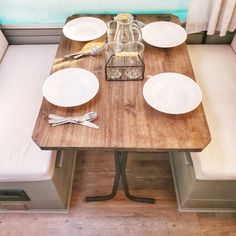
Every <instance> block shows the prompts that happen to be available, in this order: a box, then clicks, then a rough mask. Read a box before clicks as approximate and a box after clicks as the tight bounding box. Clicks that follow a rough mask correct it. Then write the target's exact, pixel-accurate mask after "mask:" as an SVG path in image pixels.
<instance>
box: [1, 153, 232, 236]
mask: <svg viewBox="0 0 236 236" xmlns="http://www.w3.org/2000/svg"><path fill="white" fill-rule="evenodd" d="M127 175H128V180H129V185H130V189H131V192H132V193H133V194H136V195H143V196H151V197H154V198H155V199H156V203H155V204H154V205H151V204H145V203H137V202H132V201H130V200H128V199H127V198H126V197H125V196H124V195H123V191H122V186H120V187H119V191H118V194H117V196H116V197H115V198H114V199H112V200H110V201H105V202H91V203H87V202H86V201H85V200H84V199H85V197H86V196H88V195H93V194H106V193H109V192H110V190H111V186H112V182H113V176H114V166H113V156H112V153H109V152H107V153H106V152H102V153H101V152H81V153H80V154H79V155H78V159H77V165H76V173H75V178H74V187H73V193H72V201H71V210H70V212H69V214H0V236H13V235H17V236H31V235H32V236H41V235H43V236H51V235H53V236H54V235H57V236H64V235H65V236H66V235H69V236H75V235H79V236H120V235H125V236H159V235H160V236H166V235H171V236H172V235H173V236H188V235H189V236H199V235H204V236H205V235H206V236H213V235H214V236H234V235H236V214H235V213H181V212H178V209H177V203H176V198H175V192H174V186H173V181H172V176H171V167H170V163H169V160H168V156H167V155H166V154H146V153H143V154H130V156H129V159H128V165H127Z"/></svg>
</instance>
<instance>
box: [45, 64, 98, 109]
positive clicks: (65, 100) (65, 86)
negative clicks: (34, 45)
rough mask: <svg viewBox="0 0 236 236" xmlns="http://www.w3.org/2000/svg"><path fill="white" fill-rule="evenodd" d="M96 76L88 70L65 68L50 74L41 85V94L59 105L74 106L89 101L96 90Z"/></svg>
mask: <svg viewBox="0 0 236 236" xmlns="http://www.w3.org/2000/svg"><path fill="white" fill-rule="evenodd" d="M98 89H99V82H98V79H97V77H96V76H95V75H94V74H93V73H91V72H90V71H88V70H85V69H81V68H67V69H63V70H59V71H57V72H55V73H53V74H51V75H50V76H49V77H48V78H47V79H46V81H45V82H44V85H43V96H44V97H45V98H46V100H47V101H49V102H50V103H52V104H54V105H56V106H61V107H74V106H79V105H82V104H84V103H86V102H88V101H90V100H91V99H92V98H93V97H94V96H95V95H96V94H97V92H98Z"/></svg>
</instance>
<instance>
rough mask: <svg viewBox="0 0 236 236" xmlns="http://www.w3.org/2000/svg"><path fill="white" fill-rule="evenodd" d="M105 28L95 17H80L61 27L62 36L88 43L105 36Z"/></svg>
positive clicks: (102, 22) (103, 23)
mask: <svg viewBox="0 0 236 236" xmlns="http://www.w3.org/2000/svg"><path fill="white" fill-rule="evenodd" d="M106 31H107V27H106V24H105V22H104V21H102V20H100V19H98V18H95V17H80V18H76V19H74V20H71V21H69V22H68V23H67V24H65V26H64V27H63V34H64V35H65V36H66V37H67V38H69V39H72V40H75V41H89V40H93V39H97V38H99V37H101V36H102V35H103V34H105V33H106Z"/></svg>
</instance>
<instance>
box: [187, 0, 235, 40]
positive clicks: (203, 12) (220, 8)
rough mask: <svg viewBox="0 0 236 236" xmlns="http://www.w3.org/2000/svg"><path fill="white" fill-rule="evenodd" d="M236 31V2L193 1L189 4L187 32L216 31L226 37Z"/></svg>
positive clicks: (227, 0)
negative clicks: (227, 33) (228, 33)
mask: <svg viewBox="0 0 236 236" xmlns="http://www.w3.org/2000/svg"><path fill="white" fill-rule="evenodd" d="M235 29H236V0H191V1H190V3H189V9H188V16H187V20H186V30H187V32H188V33H189V34H190V33H197V32H201V31H207V34H209V35H212V34H214V33H215V31H219V32H220V36H224V35H225V34H226V32H227V31H231V32H233V31H234V30H235Z"/></svg>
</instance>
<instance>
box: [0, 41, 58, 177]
mask: <svg viewBox="0 0 236 236" xmlns="http://www.w3.org/2000/svg"><path fill="white" fill-rule="evenodd" d="M56 48H57V45H12V46H9V47H8V50H7V52H6V54H5V56H4V58H3V60H2V62H1V64H0V111H1V112H0V114H1V115H0V181H32V180H46V179H50V178H51V177H52V175H53V171H54V163H55V157H54V156H52V152H51V151H41V150H40V149H39V147H38V146H37V145H36V144H35V143H34V142H33V140H32V138H31V136H32V132H33V128H34V124H35V121H36V118H37V114H38V110H39V107H40V104H41V101H42V89H41V88H42V85H43V82H44V80H45V79H46V78H47V76H48V75H49V73H50V68H51V66H52V63H53V58H54V56H55V52H56Z"/></svg>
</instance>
